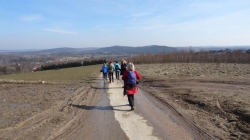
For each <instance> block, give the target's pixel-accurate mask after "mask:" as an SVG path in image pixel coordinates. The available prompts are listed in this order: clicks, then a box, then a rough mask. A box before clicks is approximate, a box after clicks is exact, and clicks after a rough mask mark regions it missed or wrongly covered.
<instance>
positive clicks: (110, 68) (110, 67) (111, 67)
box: [108, 60, 114, 83]
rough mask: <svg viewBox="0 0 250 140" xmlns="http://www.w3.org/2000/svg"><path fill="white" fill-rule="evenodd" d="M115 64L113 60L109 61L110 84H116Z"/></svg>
mask: <svg viewBox="0 0 250 140" xmlns="http://www.w3.org/2000/svg"><path fill="white" fill-rule="evenodd" d="M113 73H114V64H113V62H112V60H110V61H109V64H108V77H109V83H111V81H112V82H114V74H113Z"/></svg>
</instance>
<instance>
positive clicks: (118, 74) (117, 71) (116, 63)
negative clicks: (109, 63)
mask: <svg viewBox="0 0 250 140" xmlns="http://www.w3.org/2000/svg"><path fill="white" fill-rule="evenodd" d="M114 67H115V78H116V79H117V80H119V77H120V70H121V66H120V64H119V63H118V61H116V62H115V65H114Z"/></svg>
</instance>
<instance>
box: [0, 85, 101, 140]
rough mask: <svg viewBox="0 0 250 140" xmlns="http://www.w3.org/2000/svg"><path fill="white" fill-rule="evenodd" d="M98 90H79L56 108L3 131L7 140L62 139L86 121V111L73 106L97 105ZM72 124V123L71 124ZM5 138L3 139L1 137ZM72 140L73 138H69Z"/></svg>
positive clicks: (1, 131) (82, 88)
mask: <svg viewBox="0 0 250 140" xmlns="http://www.w3.org/2000/svg"><path fill="white" fill-rule="evenodd" d="M95 95H96V90H95V89H91V88H90V87H81V88H78V89H77V90H76V91H75V92H73V93H71V94H69V96H68V97H66V98H65V99H64V100H58V101H56V102H55V103H54V105H55V106H51V107H50V108H48V109H46V110H43V111H40V112H39V113H35V114H34V115H32V116H30V117H29V118H28V119H26V120H24V121H21V122H19V123H18V124H16V125H15V126H14V127H8V128H5V129H1V130H0V133H1V135H4V136H5V137H4V138H5V139H16V140H19V139H20V140H22V139H46V140H48V139H56V138H57V137H58V139H61V138H63V137H65V136H67V135H69V134H71V133H72V132H74V130H76V129H78V128H79V127H81V125H80V124H82V123H79V124H78V123H77V122H79V120H81V122H82V121H84V119H85V118H86V116H87V114H88V113H87V112H86V111H85V110H82V109H81V110H79V109H74V108H73V107H72V106H71V104H86V105H90V104H95V103H96V100H94V98H95ZM69 122H72V123H69ZM1 138H3V137H1ZM69 139H71V138H69Z"/></svg>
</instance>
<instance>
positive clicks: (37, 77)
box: [0, 65, 102, 84]
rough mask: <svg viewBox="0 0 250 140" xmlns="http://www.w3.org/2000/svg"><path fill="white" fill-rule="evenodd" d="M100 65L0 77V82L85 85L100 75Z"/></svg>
mask: <svg viewBox="0 0 250 140" xmlns="http://www.w3.org/2000/svg"><path fill="white" fill-rule="evenodd" d="M101 66H102V65H92V66H83V67H75V68H67V69H60V70H48V71H38V72H31V73H23V74H12V75H1V76H0V81H17V82H18V81H19V82H42V81H45V83H75V84H77V83H85V82H90V81H91V79H93V78H94V77H97V76H98V75H99V74H100V69H101Z"/></svg>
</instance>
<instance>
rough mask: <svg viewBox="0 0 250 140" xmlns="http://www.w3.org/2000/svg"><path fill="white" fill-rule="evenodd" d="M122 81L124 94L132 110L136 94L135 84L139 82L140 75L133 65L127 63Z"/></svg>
mask: <svg viewBox="0 0 250 140" xmlns="http://www.w3.org/2000/svg"><path fill="white" fill-rule="evenodd" d="M122 80H124V82H125V87H124V88H125V94H127V96H128V102H129V105H130V106H131V110H134V94H136V93H137V92H138V87H137V83H138V80H141V75H140V74H139V73H138V71H136V70H135V66H134V64H133V63H131V62H129V63H128V65H127V70H126V71H125V72H124V73H123V75H122ZM125 94H124V95H125Z"/></svg>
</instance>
